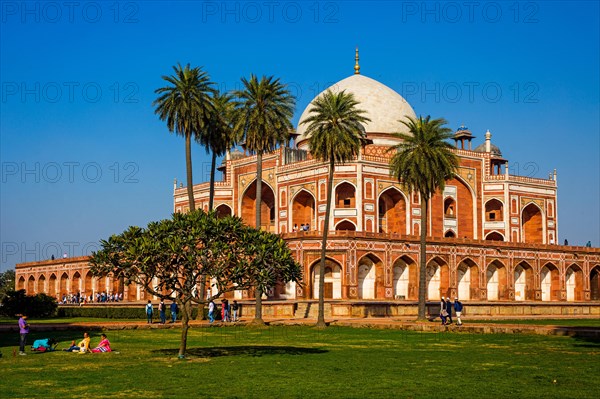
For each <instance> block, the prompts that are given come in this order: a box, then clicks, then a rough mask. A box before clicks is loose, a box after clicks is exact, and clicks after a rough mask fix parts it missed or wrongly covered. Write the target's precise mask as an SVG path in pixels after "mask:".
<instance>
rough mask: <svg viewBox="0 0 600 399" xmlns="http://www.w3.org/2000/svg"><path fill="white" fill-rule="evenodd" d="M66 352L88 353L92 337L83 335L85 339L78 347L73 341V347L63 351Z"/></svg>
mask: <svg viewBox="0 0 600 399" xmlns="http://www.w3.org/2000/svg"><path fill="white" fill-rule="evenodd" d="M63 350H64V351H66V352H80V353H86V352H89V351H90V335H89V334H88V333H86V332H85V333H83V339H82V340H81V342H80V343H79V344H77V345H75V341H71V346H70V347H69V348H67V349H63Z"/></svg>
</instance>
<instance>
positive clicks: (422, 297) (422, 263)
mask: <svg viewBox="0 0 600 399" xmlns="http://www.w3.org/2000/svg"><path fill="white" fill-rule="evenodd" d="M428 201H429V200H428V199H426V198H425V196H424V195H422V194H421V229H420V230H421V231H420V233H421V251H420V255H419V320H425V305H426V293H427V279H426V272H427V203H428Z"/></svg>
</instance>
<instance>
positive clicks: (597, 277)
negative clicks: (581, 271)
mask: <svg viewBox="0 0 600 399" xmlns="http://www.w3.org/2000/svg"><path fill="white" fill-rule="evenodd" d="M589 277H590V299H591V300H592V301H600V265H596V266H594V267H592V268H591V270H590V276H589Z"/></svg>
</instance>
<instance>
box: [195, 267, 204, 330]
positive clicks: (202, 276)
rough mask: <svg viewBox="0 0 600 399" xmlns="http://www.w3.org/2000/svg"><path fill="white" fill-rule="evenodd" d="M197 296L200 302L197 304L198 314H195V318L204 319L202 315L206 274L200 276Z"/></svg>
mask: <svg viewBox="0 0 600 399" xmlns="http://www.w3.org/2000/svg"><path fill="white" fill-rule="evenodd" d="M198 296H199V297H200V300H201V301H202V302H200V303H199V304H198V315H197V316H196V319H200V320H206V318H205V317H204V303H205V302H206V274H202V275H201V276H200V289H199V290H198Z"/></svg>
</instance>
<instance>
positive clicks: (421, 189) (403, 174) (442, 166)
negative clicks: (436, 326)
mask: <svg viewBox="0 0 600 399" xmlns="http://www.w3.org/2000/svg"><path fill="white" fill-rule="evenodd" d="M400 122H401V123H402V124H404V125H405V126H406V127H407V128H408V131H409V133H410V134H404V133H396V134H395V135H394V136H395V137H397V138H399V139H401V140H402V142H401V143H400V144H398V145H396V146H394V147H392V148H390V149H389V151H393V150H395V151H396V153H395V154H394V156H393V157H392V159H391V160H390V175H392V176H393V177H395V178H396V179H398V180H399V181H400V182H401V183H402V185H403V186H404V187H405V189H406V190H407V191H408V192H411V193H414V192H417V193H419V194H420V196H421V227H420V233H421V252H420V256H419V258H420V259H419V260H420V263H419V319H421V320H423V319H425V291H426V290H425V288H426V280H425V272H426V267H427V262H426V258H425V256H426V238H427V210H428V202H429V200H430V199H431V197H432V195H433V194H434V193H435V192H436V190H438V189H440V190H441V191H443V190H444V185H445V183H446V180H448V179H451V178H452V177H453V176H454V175H455V173H456V170H457V168H458V157H457V156H456V155H455V154H454V152H452V148H453V147H452V146H451V145H450V144H449V143H448V142H446V141H445V140H447V139H449V138H450V137H451V129H450V128H448V127H445V126H444V125H445V124H446V123H447V122H446V120H445V119H442V118H440V119H433V120H432V119H431V117H430V116H429V115H428V116H427V117H425V118H423V117H422V116H421V117H419V119H414V118H411V117H408V121H400Z"/></svg>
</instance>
